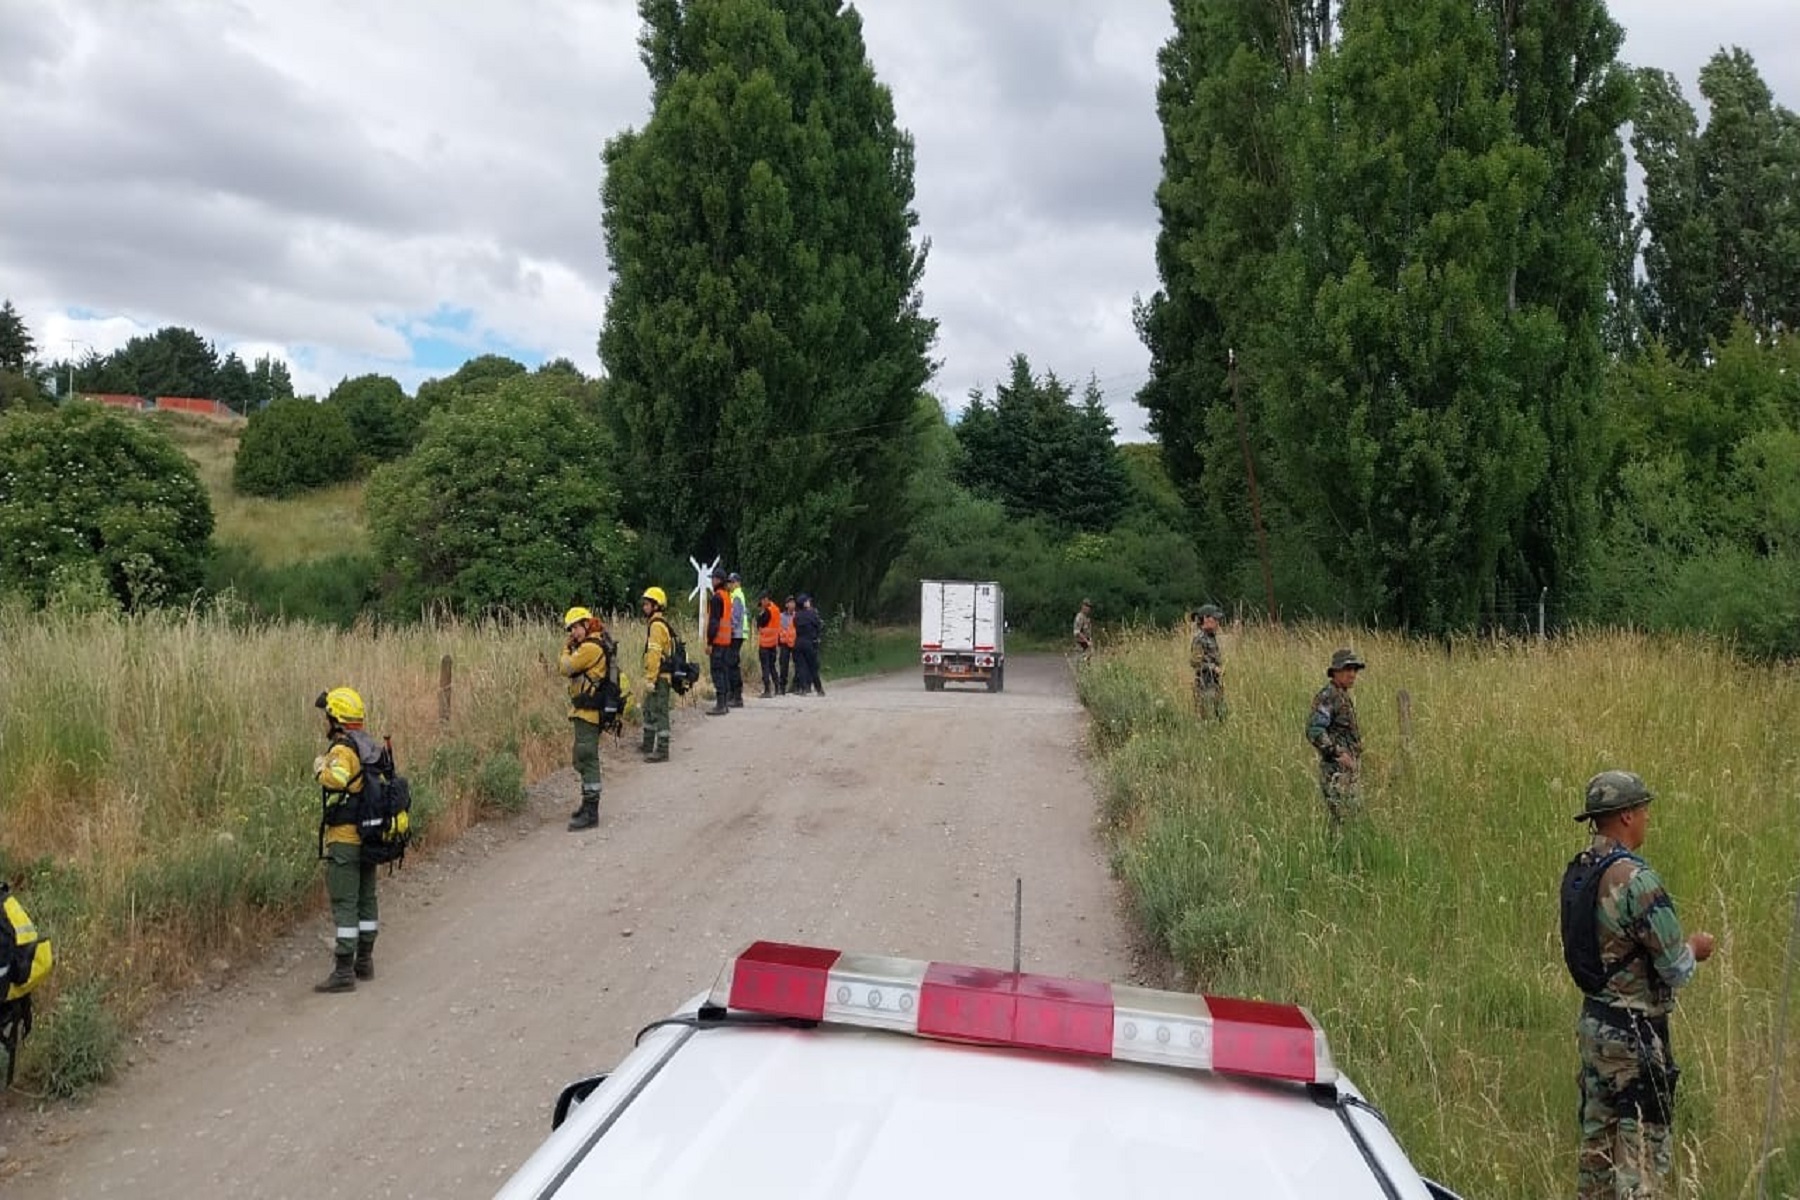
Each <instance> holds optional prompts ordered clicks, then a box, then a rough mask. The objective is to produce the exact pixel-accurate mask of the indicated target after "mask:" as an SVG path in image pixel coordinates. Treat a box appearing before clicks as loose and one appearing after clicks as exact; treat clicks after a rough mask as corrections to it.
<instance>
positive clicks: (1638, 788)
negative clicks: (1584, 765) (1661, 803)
mask: <svg viewBox="0 0 1800 1200" xmlns="http://www.w3.org/2000/svg"><path fill="white" fill-rule="evenodd" d="M1655 798H1656V797H1655V794H1654V793H1652V792H1651V791H1650V789H1649V788H1648V787H1646V786H1645V785H1644V781H1643V779H1641V778H1640V777H1638V776H1636V775H1633V774H1632V773H1631V772H1630V771H1602V772H1600V773H1599V774H1598V775H1596V776H1594V777H1593V778H1592V779H1590V780H1588V785H1587V803H1586V804H1585V805H1583V806H1582V809H1581V811H1580V812H1578V813H1576V814H1575V819H1576V820H1577V821H1591V820H1593V819H1594V818H1595V817H1604V816H1605V815H1606V814H1607V813H1616V812H1624V811H1626V810H1627V809H1632V808H1639V807H1642V806H1643V805H1645V804H1648V803H1650V801H1652V800H1654V799H1655Z"/></svg>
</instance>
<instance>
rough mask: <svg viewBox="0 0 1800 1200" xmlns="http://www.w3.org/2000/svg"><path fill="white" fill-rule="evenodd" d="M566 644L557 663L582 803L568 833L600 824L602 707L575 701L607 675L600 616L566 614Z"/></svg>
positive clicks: (584, 612)
mask: <svg viewBox="0 0 1800 1200" xmlns="http://www.w3.org/2000/svg"><path fill="white" fill-rule="evenodd" d="M563 629H564V630H565V631H566V632H567V633H568V635H569V636H568V640H567V641H565V642H564V643H563V650H562V655H561V657H560V658H558V660H557V666H558V667H559V668H560V669H561V670H562V673H563V674H564V675H566V676H568V678H569V726H570V728H571V729H572V730H573V731H574V743H575V745H574V751H573V753H572V754H571V758H572V759H573V761H574V766H575V773H576V774H578V775H580V776H581V804H580V806H579V807H578V808H576V810H575V811H574V812H572V813H570V814H569V832H570V833H576V832H579V831H580V830H583V829H592V828H593V827H594V826H596V825H598V824H599V823H600V710H599V709H598V708H584V707H581V706H579V705H577V704H576V703H575V701H576V700H578V699H580V698H581V696H582V695H583V693H585V692H587V691H589V690H591V689H592V687H593V686H594V685H596V684H598V683H599V682H600V681H601V680H602V679H605V678H606V668H607V662H606V647H605V646H604V645H603V644H602V643H601V641H600V632H601V629H602V626H601V624H600V620H599V618H597V617H596V616H594V614H593V613H591V612H589V611H588V610H587V609H585V608H581V607H580V606H577V607H575V608H571V609H570V610H569V611H568V612H566V613H564V614H563Z"/></svg>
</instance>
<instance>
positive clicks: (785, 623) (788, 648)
mask: <svg viewBox="0 0 1800 1200" xmlns="http://www.w3.org/2000/svg"><path fill="white" fill-rule="evenodd" d="M795 608H796V605H795V604H794V598H793V597H792V596H789V597H788V598H787V600H786V601H785V602H783V604H782V606H781V632H780V633H778V634H776V635H775V640H776V642H777V643H778V644H779V645H780V647H781V665H780V667H779V669H778V672H777V674H776V676H775V694H776V695H778V696H785V695H787V694H788V668H789V667H790V666H792V665H793V661H794V610H795Z"/></svg>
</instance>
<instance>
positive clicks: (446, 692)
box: [438, 654, 451, 725]
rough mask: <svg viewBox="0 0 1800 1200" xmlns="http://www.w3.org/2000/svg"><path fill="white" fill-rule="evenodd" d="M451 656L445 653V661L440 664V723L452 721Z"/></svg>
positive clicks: (445, 723)
mask: <svg viewBox="0 0 1800 1200" xmlns="http://www.w3.org/2000/svg"><path fill="white" fill-rule="evenodd" d="M450 685H451V667H450V656H449V655H448V654H446V655H444V661H443V662H441V663H439V664H438V724H440V725H448V724H449V723H450Z"/></svg>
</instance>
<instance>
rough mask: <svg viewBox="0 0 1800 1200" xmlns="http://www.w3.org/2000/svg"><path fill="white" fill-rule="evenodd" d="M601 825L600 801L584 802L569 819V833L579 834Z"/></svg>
mask: <svg viewBox="0 0 1800 1200" xmlns="http://www.w3.org/2000/svg"><path fill="white" fill-rule="evenodd" d="M599 823H600V801H598V800H583V801H582V802H581V807H580V808H578V809H576V810H575V815H574V816H573V817H571V818H570V819H569V832H570V833H579V832H581V831H582V830H583V829H592V828H593V827H594V826H596V825H598V824H599Z"/></svg>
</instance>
